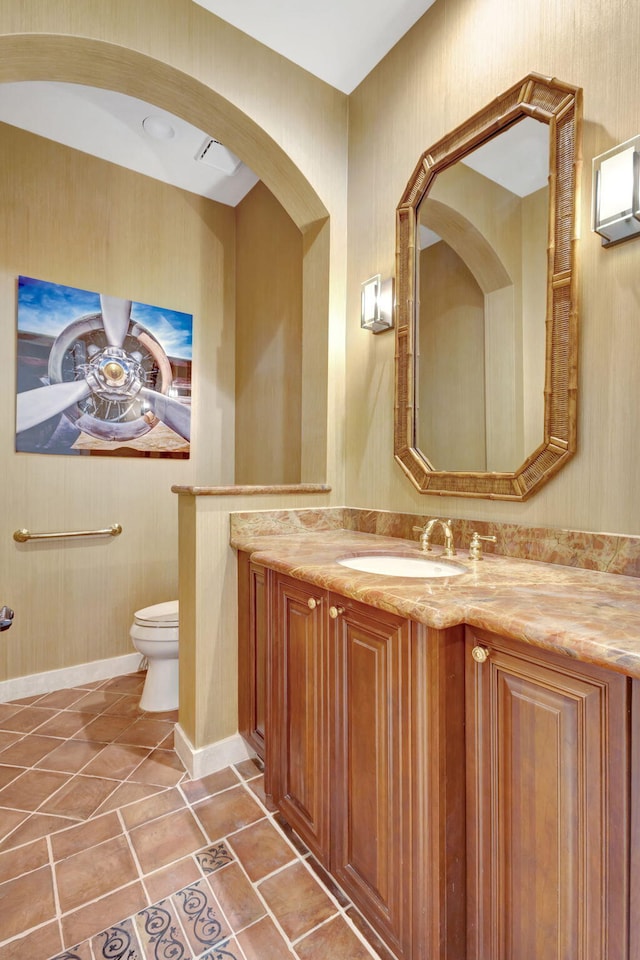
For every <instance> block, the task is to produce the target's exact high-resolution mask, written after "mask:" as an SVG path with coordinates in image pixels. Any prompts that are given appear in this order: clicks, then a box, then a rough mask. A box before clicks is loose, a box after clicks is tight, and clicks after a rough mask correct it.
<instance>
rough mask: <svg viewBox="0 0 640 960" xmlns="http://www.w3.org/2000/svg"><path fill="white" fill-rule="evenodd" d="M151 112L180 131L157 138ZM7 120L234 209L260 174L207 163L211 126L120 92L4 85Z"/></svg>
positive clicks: (0, 99) (1, 113) (1, 101)
mask: <svg viewBox="0 0 640 960" xmlns="http://www.w3.org/2000/svg"><path fill="white" fill-rule="evenodd" d="M148 117H152V118H153V120H154V121H156V122H157V121H160V122H164V123H165V124H169V125H170V127H171V128H172V129H173V131H174V136H173V137H171V138H170V139H168V140H164V139H161V140H157V139H154V138H153V137H151V136H149V135H148V134H147V133H146V132H145V129H144V127H143V125H142V124H143V121H144V120H145V119H147V118H148ZM0 121H3V122H4V123H10V124H11V125H12V126H14V127H21V128H22V129H23V130H28V131H29V132H30V133H35V134H38V136H41V137H47V139H49V140H55V141H57V142H58V143H63V144H65V146H67V147H74V148H75V149H76V150H81V151H82V152H83V153H90V154H92V156H94V157H100V159H102V160H108V161H110V162H111V163H117V164H119V165H120V166H121V167H127V168H128V169H129V170H135V171H136V172H137V173H143V174H146V176H148V177H154V178H155V179H156V180H163V181H164V182H165V183H170V184H172V185H173V186H175V187H180V188H181V189H183V190H189V191H190V192H191V193H197V194H200V195H201V196H203V197H208V198H209V199H211V200H217V201H218V202H219V203H226V204H228V205H229V206H232V207H234V206H235V205H236V204H237V203H239V202H240V200H242V198H243V197H244V195H245V194H246V193H248V191H249V190H250V189H251V188H252V187H253V186H254V185H255V183H256V182H257V179H258V178H257V177H256V175H255V174H254V173H253V172H252V171H251V170H249V168H248V167H246V166H245V165H244V164H241V165H240V166H239V168H238V169H237V171H236V172H235V173H233V174H232V175H231V176H229V175H225V173H224V171H223V170H221V169H218V168H216V167H212V166H209V165H206V164H203V163H199V162H198V161H196V159H195V157H196V154H198V153H199V152H200V148H201V147H202V146H203V144H204V142H205V140H207V138H210V137H211V136H212V135H213V134H212V132H211V131H205V130H198V129H197V128H196V127H192V126H191V125H190V124H189V123H186V122H185V121H184V120H181V119H180V118H179V117H174V116H173V115H172V114H170V113H167V112H166V110H160V109H159V108H158V107H155V106H153V105H152V104H149V103H145V102H144V101H143V100H136V99H135V98H134V97H127V96H125V95H124V94H122V93H115V92H114V91H113V90H100V89H98V88H97V87H85V86H82V85H81V84H78V83H53V82H49V81H42V80H29V81H24V82H20V83H2V84H0ZM212 149H213V150H214V151H216V152H217V154H218V156H217V157H214V158H212V159H214V161H215V160H217V161H218V162H219V163H220V164H222V165H224V164H225V161H228V160H230V159H233V160H235V161H237V157H235V158H234V156H233V154H232V153H231V152H230V151H224V152H223V151H221V150H219V149H218V148H216V147H215V145H214V148H212ZM207 156H208V157H209V158H211V151H209V152H208V154H207Z"/></svg>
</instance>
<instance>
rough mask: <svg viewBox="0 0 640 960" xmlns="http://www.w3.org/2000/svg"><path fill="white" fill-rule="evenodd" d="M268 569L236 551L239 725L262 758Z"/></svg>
mask: <svg viewBox="0 0 640 960" xmlns="http://www.w3.org/2000/svg"><path fill="white" fill-rule="evenodd" d="M268 623H269V613H268V591H267V571H266V570H265V568H264V567H260V566H258V565H257V564H254V563H250V562H249V558H248V555H247V554H246V553H243V552H240V553H239V554H238V729H239V731H240V733H241V734H242V736H243V737H244V739H245V740H246V741H247V743H248V744H249V746H250V747H252V748H253V749H254V750H255V752H256V753H257V755H258V756H259V757H260V758H261V759H262V760H264V759H265V724H266V714H267V703H266V700H267V689H268V670H267V668H268V658H267V644H268Z"/></svg>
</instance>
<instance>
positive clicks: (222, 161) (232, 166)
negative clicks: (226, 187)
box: [196, 137, 242, 177]
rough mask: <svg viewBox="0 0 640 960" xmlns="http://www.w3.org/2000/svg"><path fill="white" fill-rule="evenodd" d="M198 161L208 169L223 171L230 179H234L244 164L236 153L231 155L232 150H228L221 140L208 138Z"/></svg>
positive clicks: (198, 153) (199, 151) (197, 158)
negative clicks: (213, 168)
mask: <svg viewBox="0 0 640 960" xmlns="http://www.w3.org/2000/svg"><path fill="white" fill-rule="evenodd" d="M196 160H198V161H199V162H200V163H204V164H206V165H207V166H208V167H215V169H216V170H221V171H222V173H226V175H227V176H228V177H232V176H233V174H234V173H235V172H236V170H237V169H238V167H239V166H240V164H241V163H242V161H241V160H239V159H238V157H236V155H235V153H231V150H227V148H226V147H225V146H224V145H223V144H221V143H220V141H219V140H214V139H213V137H207V139H206V140H205V141H204V143H203V144H202V146H201V147H200V149H199V150H198V152H197V153H196Z"/></svg>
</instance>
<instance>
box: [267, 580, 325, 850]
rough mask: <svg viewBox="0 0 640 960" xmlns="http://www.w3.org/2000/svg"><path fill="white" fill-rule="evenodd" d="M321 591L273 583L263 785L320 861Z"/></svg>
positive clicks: (285, 582)
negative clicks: (266, 783)
mask: <svg viewBox="0 0 640 960" xmlns="http://www.w3.org/2000/svg"><path fill="white" fill-rule="evenodd" d="M326 606H327V604H326V593H324V592H323V591H321V590H317V589H315V588H313V587H311V586H310V585H309V584H307V583H303V582H302V581H300V580H294V579H292V578H290V577H283V576H277V577H275V578H274V584H273V625H272V633H271V656H272V685H271V699H270V704H271V712H270V722H269V737H270V738H271V740H272V741H273V742H272V745H271V750H270V754H269V757H270V761H271V763H270V766H271V770H270V786H271V795H272V797H273V800H274V802H275V803H276V804H277V805H278V807H279V808H280V811H281V812H282V814H283V816H284V817H285V819H286V820H287V821H288V822H289V823H290V824H291V826H292V827H293V828H294V830H295V831H296V832H297V833H298V834H299V836H300V837H301V838H302V839H303V840H304V842H305V843H306V844H307V846H308V847H309V849H310V850H311V851H312V852H313V853H314V854H315V855H316V857H317V858H318V860H320V861H321V862H322V863H323V864H324V865H325V866H327V867H329V859H330V842H329V841H330V833H329V831H330V798H329V762H330V757H329V735H330V732H329V683H330V663H329V645H328V641H327V624H326Z"/></svg>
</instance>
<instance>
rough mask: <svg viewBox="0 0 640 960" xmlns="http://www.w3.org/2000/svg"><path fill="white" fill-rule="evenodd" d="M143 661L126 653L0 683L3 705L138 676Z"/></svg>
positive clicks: (134, 654)
mask: <svg viewBox="0 0 640 960" xmlns="http://www.w3.org/2000/svg"><path fill="white" fill-rule="evenodd" d="M141 662H142V657H141V656H140V654H139V653H127V654H125V655H124V656H122V657H110V658H109V659H108V660H93V661H92V662H91V663H79V664H76V666H73V667H63V668H62V669H61V670H47V671H46V672H45V673H32V674H30V675H29V676H26V677H14V678H12V679H11V680H2V681H0V703H6V702H7V701H8V700H22V698H23V697H35V696H36V694H38V693H51V691H52V690H62V689H63V688H64V687H80V686H82V684H83V683H92V682H93V681H94V680H108V679H110V678H111V677H119V676H121V675H122V674H124V673H135V671H136V670H138V669H139V667H140V664H141Z"/></svg>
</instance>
